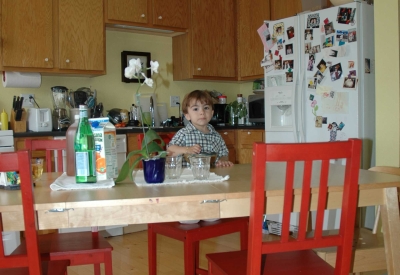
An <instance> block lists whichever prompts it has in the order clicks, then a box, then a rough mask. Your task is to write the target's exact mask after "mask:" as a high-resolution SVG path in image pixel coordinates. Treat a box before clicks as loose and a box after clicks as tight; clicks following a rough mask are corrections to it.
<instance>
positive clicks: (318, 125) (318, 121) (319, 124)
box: [315, 116, 322, 128]
mask: <svg viewBox="0 0 400 275" xmlns="http://www.w3.org/2000/svg"><path fill="white" fill-rule="evenodd" d="M315 127H316V128H322V116H316V117H315Z"/></svg>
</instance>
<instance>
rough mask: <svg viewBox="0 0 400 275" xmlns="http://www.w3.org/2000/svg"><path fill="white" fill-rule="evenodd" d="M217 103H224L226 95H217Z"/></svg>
mask: <svg viewBox="0 0 400 275" xmlns="http://www.w3.org/2000/svg"><path fill="white" fill-rule="evenodd" d="M218 103H219V104H226V95H220V96H218Z"/></svg>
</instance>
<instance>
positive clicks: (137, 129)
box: [14, 125, 265, 138]
mask: <svg viewBox="0 0 400 275" xmlns="http://www.w3.org/2000/svg"><path fill="white" fill-rule="evenodd" d="M182 128H183V127H160V128H153V129H154V130H156V131H157V132H177V131H179V130H180V129H182ZM214 128H215V129H216V130H224V129H227V130H239V129H248V130H251V129H257V130H263V129H264V128H265V126H264V125H252V126H245V125H240V126H231V125H227V126H214ZM141 132H142V128H141V127H125V128H117V134H129V133H141ZM65 134H66V131H52V132H23V133H14V138H20V137H22V138H23V137H44V136H53V137H64V136H65Z"/></svg>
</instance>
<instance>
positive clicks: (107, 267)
mask: <svg viewBox="0 0 400 275" xmlns="http://www.w3.org/2000/svg"><path fill="white" fill-rule="evenodd" d="M104 271H105V273H106V275H112V274H113V273H112V272H113V270H112V255H111V252H110V253H107V254H106V255H105V257H104Z"/></svg>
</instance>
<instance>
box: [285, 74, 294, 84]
mask: <svg viewBox="0 0 400 275" xmlns="http://www.w3.org/2000/svg"><path fill="white" fill-rule="evenodd" d="M285 74H286V83H290V82H293V73H292V72H286V73H285Z"/></svg>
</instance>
